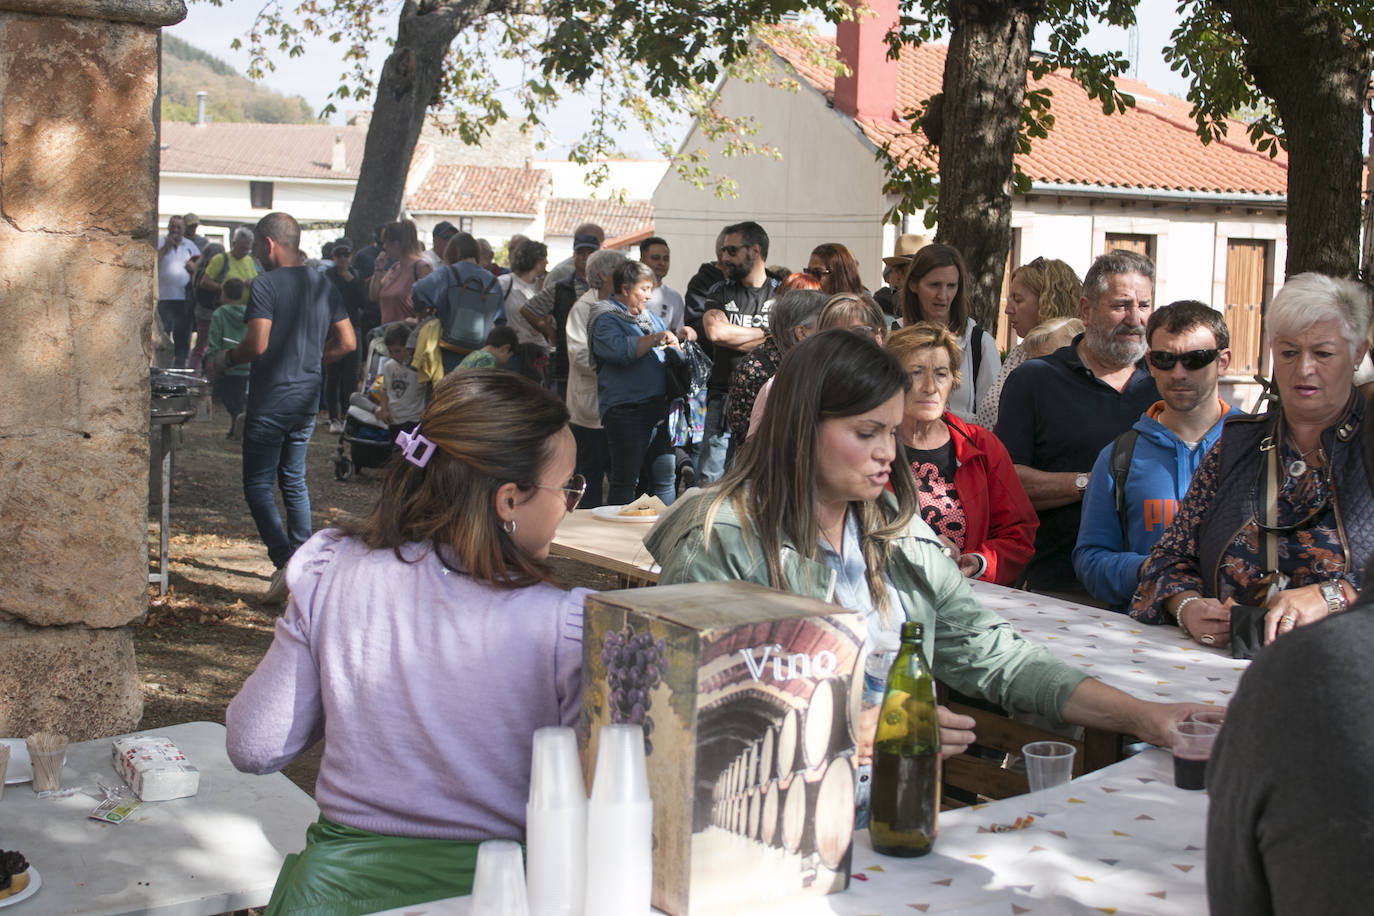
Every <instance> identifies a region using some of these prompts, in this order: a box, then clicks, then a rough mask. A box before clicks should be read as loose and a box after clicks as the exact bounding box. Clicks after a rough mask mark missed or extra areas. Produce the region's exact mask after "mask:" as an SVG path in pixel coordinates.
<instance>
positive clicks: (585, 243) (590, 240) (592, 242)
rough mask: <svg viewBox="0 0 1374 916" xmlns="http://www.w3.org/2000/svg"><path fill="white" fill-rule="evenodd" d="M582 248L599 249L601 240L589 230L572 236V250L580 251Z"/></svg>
mask: <svg viewBox="0 0 1374 916" xmlns="http://www.w3.org/2000/svg"><path fill="white" fill-rule="evenodd" d="M583 248H591V249H593V250H599V249H600V248H601V240H600V239H599V238H597V237H596V236H594V235H592V234H591V233H590V232H584V233H583V234H581V235H575V236H573V251H581V250H582V249H583Z"/></svg>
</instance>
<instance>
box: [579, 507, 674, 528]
mask: <svg viewBox="0 0 1374 916" xmlns="http://www.w3.org/2000/svg"><path fill="white" fill-rule="evenodd" d="M622 508H623V507H622V506H597V507H596V508H595V509H593V510H592V515H594V516H595V517H597V518H599V519H601V520H602V521H603V522H629V523H630V524H635V523H638V524H641V525H643V524H649V525H652V524H653V523H654V522H656V521H658V515H657V514H654V515H621V514H620V510H621V509H622Z"/></svg>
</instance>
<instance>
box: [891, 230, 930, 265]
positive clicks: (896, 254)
mask: <svg viewBox="0 0 1374 916" xmlns="http://www.w3.org/2000/svg"><path fill="white" fill-rule="evenodd" d="M929 244H930V239H928V238H926V237H925V236H924V235H917V234H916V233H914V232H904V233H902V234H901V235H899V236H897V241H896V243H894V244H893V246H892V257H890V258H883V266H884V267H896V266H897V265H899V264H905V263H907V262H908V261H910V260H911V256H912V255H914V254H915V253H916V252H918V251H920V250H921V249H922V248H924V247H926V246H927V245H929Z"/></svg>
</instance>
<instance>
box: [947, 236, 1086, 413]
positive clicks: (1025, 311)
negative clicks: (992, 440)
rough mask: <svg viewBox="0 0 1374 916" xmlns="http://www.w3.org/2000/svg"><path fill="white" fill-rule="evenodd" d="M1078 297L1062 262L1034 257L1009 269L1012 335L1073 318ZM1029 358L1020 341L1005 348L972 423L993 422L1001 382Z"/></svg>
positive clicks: (1079, 288)
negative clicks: (1059, 319)
mask: <svg viewBox="0 0 1374 916" xmlns="http://www.w3.org/2000/svg"><path fill="white" fill-rule="evenodd" d="M1082 296H1083V281H1082V280H1080V279H1078V274H1076V273H1074V272H1073V268H1072V267H1070V266H1069V265H1067V264H1065V263H1064V262H1063V261H1056V260H1053V259H1047V258H1036V259H1035V260H1034V261H1031V262H1030V263H1029V264H1022V265H1021V266H1020V267H1018V268H1016V270H1014V271H1012V274H1011V281H1010V282H1009V283H1008V284H1007V307H1006V313H1007V320H1008V321H1010V322H1011V327H1012V330H1013V331H1015V332H1016V336H1017V337H1021V338H1024V337H1026V336H1027V335H1029V334H1030V332H1031V330H1032V329H1034V328H1035V327H1036V326H1037V325H1039V324H1041V323H1042V322H1045V321H1048V320H1049V319H1051V318H1077V317H1078V312H1079V309H1078V300H1079V299H1080V298H1082ZM1029 358H1030V357H1029V356H1027V354H1026V348H1025V341H1024V340H1023V341H1022V342H1021V343H1019V344H1017V345H1016V346H1014V347H1012V348H1011V349H1010V350H1008V351H1007V358H1006V359H1004V360H1002V368H1001V370H999V371H998V373H997V378H996V379H994V380H993V382H992V384H991V385H990V386H988V390H987V391H986V392H984V393H983V394H982V396H981V397H979V399H978V412H977V413H976V414H975V415H974V418H973V422H975V423H977V424H978V425H979V426H985V427H987V428H988V429H992V428H993V427H994V426H996V425H997V407H998V405H1000V404H1001V403H1002V385H1003V384H1004V383H1005V382H1006V380H1007V376H1008V375H1011V370H1013V369H1015V368H1016V367H1017V366H1019V365H1021V364H1022V363H1023V362H1025V361H1026V360H1027V359H1029Z"/></svg>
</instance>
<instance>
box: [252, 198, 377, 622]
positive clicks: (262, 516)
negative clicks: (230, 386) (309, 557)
mask: <svg viewBox="0 0 1374 916" xmlns="http://www.w3.org/2000/svg"><path fill="white" fill-rule="evenodd" d="M300 240H301V229H300V225H299V224H298V223H297V222H296V220H295V219H293V218H292V217H291V216H290V215H289V214H286V213H269V214H267V215H266V216H264V217H263V218H262V219H261V220H260V221H259V222H258V225H257V226H256V228H254V230H253V256H254V257H256V258H257V259H258V263H259V264H261V265H262V266H263V269H264V270H265V271H266V273H264V274H262V275H260V276H259V277H258V278H257V279H255V280H254V281H253V285H252V287H251V292H250V294H249V299H248V309H247V311H245V312H244V316H243V318H244V325H245V330H244V335H243V340H242V341H240V342H239V343H238V345H236V346H235V347H234V348H233V349H232V350H230V351H229V362H230V364H237V363H252V364H253V369H252V372H251V374H250V375H249V382H248V409H247V416H246V418H245V420H244V425H243V495H244V498H245V499H246V500H247V501H248V509H249V511H250V512H251V513H252V514H253V523H254V524H255V525H257V528H258V536H259V537H261V538H262V541H263V543H264V544H265V545H266V546H267V555H268V557H270V558H271V560H272V565H273V566H275V567H276V568H277V569H276V572H274V573H273V574H272V584H271V586H270V587H269V588H268V590H267V594H266V595H265V596H264V598H263V600H264V601H265V602H267V603H280V602H282V601H285V600H286V580H285V578H284V572H285V569H286V561H287V560H289V559H291V554H293V553H295V551H296V548H297V547H300V546H301V545H302V544H304V543H305V541H306V540H307V539H308V538H309V537H310V492H309V491H308V490H307V489H306V486H305V450H306V447H307V446H308V445H309V444H310V434H311V433H312V432H314V430H315V414H316V413H317V412H318V410H319V406H320V385H321V381H322V372H321V366H322V365H323V364H326V363H332V362H334V361H335V360H337V359H339V358H341V357H342V356H344V355H345V354H347V353H351V352H353V349H354V347H355V345H356V341H355V340H354V337H353V324H352V323H351V322H350V321H349V320H348V312H347V310H346V309H345V308H344V301H343V297H342V296H340V295H339V291H338V289H336V288H335V286H334V284H333V283H332V282H331V281H330V280H329V278H328V277H326V276H325V275H324V274H322V273H320V272H319V271H316V270H311V269H310V268H309V267H306V266H305V257H304V255H302V254H301V252H300ZM274 480H275V481H279V482H280V487H281V495H282V503H283V504H284V505H285V506H286V525H285V527H283V525H282V519H281V515H280V514H279V513H278V512H277V504H276V500H275V498H274V496H273V492H272V484H273V481H274Z"/></svg>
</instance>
